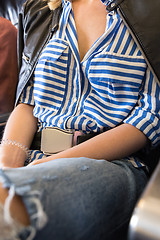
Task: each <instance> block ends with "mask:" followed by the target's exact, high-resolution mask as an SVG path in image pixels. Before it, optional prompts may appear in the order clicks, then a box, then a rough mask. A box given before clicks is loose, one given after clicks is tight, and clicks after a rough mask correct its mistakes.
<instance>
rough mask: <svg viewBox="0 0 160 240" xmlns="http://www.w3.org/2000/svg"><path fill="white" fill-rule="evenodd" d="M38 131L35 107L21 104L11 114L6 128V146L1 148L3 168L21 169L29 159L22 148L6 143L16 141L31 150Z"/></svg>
mask: <svg viewBox="0 0 160 240" xmlns="http://www.w3.org/2000/svg"><path fill="white" fill-rule="evenodd" d="M36 130H37V119H36V118H35V117H34V116H33V107H32V106H30V105H26V104H19V105H18V106H17V107H16V108H15V109H14V110H13V112H12V113H11V115H10V117H9V119H8V121H7V124H6V127H5V131H4V135H3V139H4V143H5V144H2V145H1V148H0V153H1V155H0V163H1V165H2V167H21V166H23V165H24V161H25V160H26V157H27V156H26V152H25V151H23V149H22V148H20V147H18V146H16V145H14V144H13V145H12V144H8V142H5V141H6V140H7V141H13V142H14V141H15V142H16V143H20V144H21V145H23V146H26V147H27V148H29V147H30V144H31V142H32V139H33V137H34V134H35V132H36Z"/></svg>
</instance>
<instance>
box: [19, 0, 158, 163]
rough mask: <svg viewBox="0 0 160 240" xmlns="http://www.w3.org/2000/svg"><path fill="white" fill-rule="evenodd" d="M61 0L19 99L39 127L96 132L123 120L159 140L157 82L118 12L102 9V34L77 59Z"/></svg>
mask: <svg viewBox="0 0 160 240" xmlns="http://www.w3.org/2000/svg"><path fill="white" fill-rule="evenodd" d="M62 2H63V11H62V14H61V17H60V23H59V28H58V30H57V31H56V33H55V34H54V35H53V37H52V38H51V39H50V40H49V42H48V44H47V45H46V47H45V48H44V49H43V51H42V53H41V56H40V58H39V61H38V63H37V66H36V69H35V72H34V77H33V80H32V81H30V82H29V83H28V85H27V86H26V87H25V89H24V91H23V94H22V96H21V102H23V103H26V104H31V105H34V111H33V113H34V116H35V117H36V118H38V120H39V131H41V130H42V129H43V128H44V127H53V126H57V127H59V128H61V129H75V130H82V131H84V132H86V133H87V132H100V131H103V129H105V128H106V127H107V128H113V127H115V126H117V125H119V124H121V123H128V124H132V125H133V126H135V127H136V128H138V129H139V130H140V131H142V132H143V133H144V134H145V135H146V136H147V137H148V138H149V139H150V141H151V143H152V145H156V144H158V143H159V141H160V127H159V126H160V85H159V83H158V82H157V81H156V79H154V76H153V74H152V72H151V71H150V69H149V68H148V67H147V64H146V62H145V59H144V58H143V56H142V54H141V51H140V50H139V48H138V46H137V45H136V43H135V42H134V40H133V38H132V36H131V34H130V33H129V31H128V29H127V27H126V26H125V25H124V23H123V21H122V19H121V18H120V16H119V14H118V13H117V12H116V11H112V12H110V13H108V14H107V24H106V30H105V32H104V34H103V35H102V36H101V37H100V38H99V39H98V40H97V41H96V42H95V43H94V44H93V46H92V47H91V48H90V49H89V51H88V52H87V53H86V55H85V56H84V58H83V60H82V61H80V58H79V50H78V40H77V32H76V27H75V21H74V16H73V11H72V4H71V2H70V1H64V0H63V1H62ZM102 2H103V3H104V4H108V3H109V2H110V1H106V0H102ZM41 157H43V154H42V153H41V152H38V151H33V152H32V156H31V160H34V159H37V158H41ZM127 159H130V160H131V161H132V160H134V163H135V162H137V160H136V159H135V158H133V157H128V158H127ZM138 166H139V163H138ZM140 166H141V164H140Z"/></svg>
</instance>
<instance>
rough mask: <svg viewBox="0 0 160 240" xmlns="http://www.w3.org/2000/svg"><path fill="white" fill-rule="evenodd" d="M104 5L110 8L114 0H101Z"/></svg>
mask: <svg viewBox="0 0 160 240" xmlns="http://www.w3.org/2000/svg"><path fill="white" fill-rule="evenodd" d="M101 1H102V3H103V4H104V5H106V6H108V5H109V4H110V3H111V2H112V1H113V0H101Z"/></svg>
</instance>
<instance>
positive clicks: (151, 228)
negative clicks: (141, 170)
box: [129, 161, 160, 240]
mask: <svg viewBox="0 0 160 240" xmlns="http://www.w3.org/2000/svg"><path fill="white" fill-rule="evenodd" d="M144 239H145V240H158V239H160V161H159V163H158V165H157V167H156V169H155V171H154V173H153V174H152V177H151V178H150V180H149V183H148V184H147V187H146V189H145V191H144V193H143V195H142V197H141V198H140V200H139V202H138V203H137V206H136V207H135V210H134V212H133V215H132V218H131V221H130V225H129V240H144Z"/></svg>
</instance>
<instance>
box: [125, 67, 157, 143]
mask: <svg viewBox="0 0 160 240" xmlns="http://www.w3.org/2000/svg"><path fill="white" fill-rule="evenodd" d="M124 123H128V124H131V125H133V126H135V127H136V128H138V129H139V130H140V131H142V132H143V133H144V134H145V135H146V136H147V137H148V139H149V140H150V141H151V143H152V145H154V146H155V145H157V144H159V143H160V83H159V82H158V81H157V79H156V78H155V77H154V76H153V74H152V72H151V71H150V70H149V68H147V71H146V74H145V77H144V83H143V85H142V88H141V90H140V92H139V99H138V102H137V104H136V106H135V107H134V109H133V110H132V112H131V114H130V115H129V116H128V117H127V118H126V119H125V120H124Z"/></svg>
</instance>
